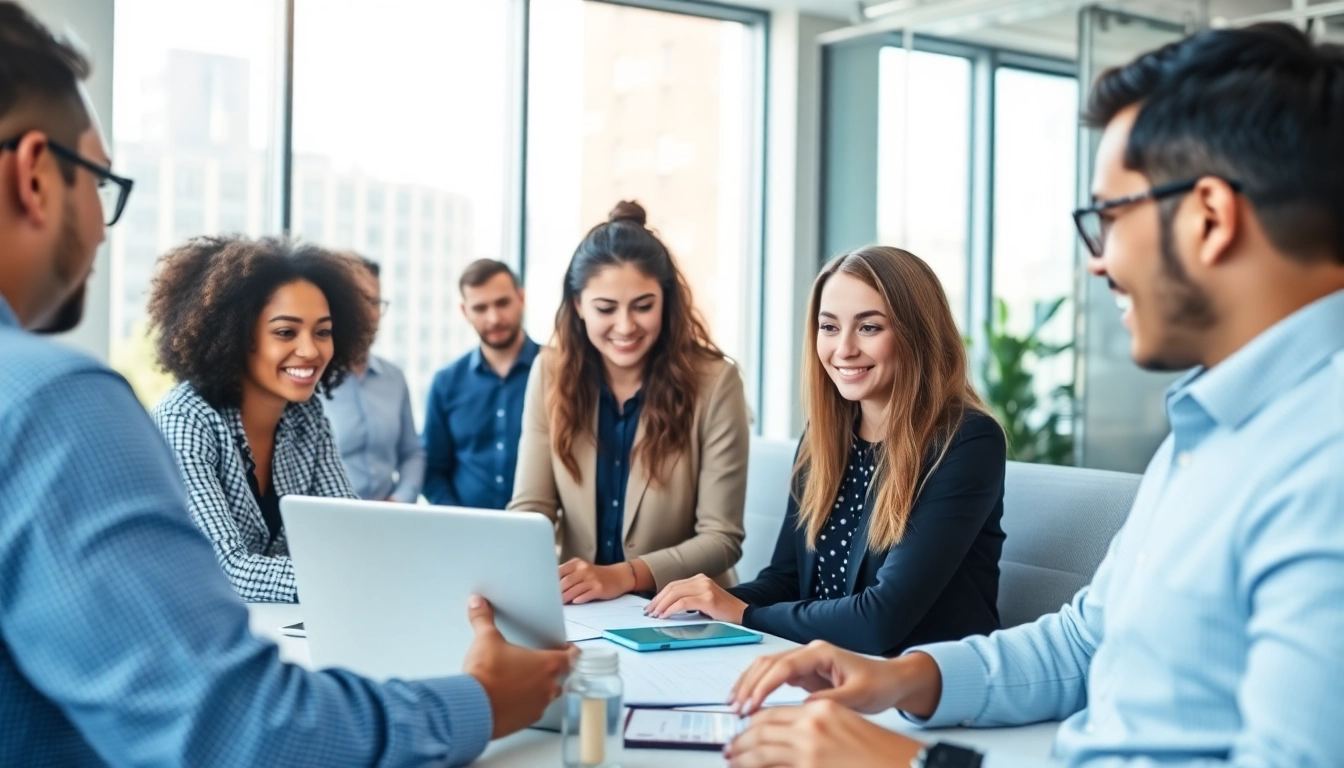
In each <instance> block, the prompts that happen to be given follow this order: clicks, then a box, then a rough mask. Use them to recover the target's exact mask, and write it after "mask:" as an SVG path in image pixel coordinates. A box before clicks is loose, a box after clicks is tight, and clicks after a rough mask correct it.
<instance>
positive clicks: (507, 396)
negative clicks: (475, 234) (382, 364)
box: [423, 259, 538, 509]
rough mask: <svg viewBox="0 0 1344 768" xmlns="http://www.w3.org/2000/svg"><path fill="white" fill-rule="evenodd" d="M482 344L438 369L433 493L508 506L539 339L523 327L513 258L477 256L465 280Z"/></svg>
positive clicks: (432, 398) (428, 479)
mask: <svg viewBox="0 0 1344 768" xmlns="http://www.w3.org/2000/svg"><path fill="white" fill-rule="evenodd" d="M458 288H459V290H461V292H462V315H463V316H464V317H466V318H467V321H468V322H470V323H471V325H472V327H473V328H475V329H476V334H477V335H478V336H480V337H481V345H480V346H479V347H477V348H476V349H473V350H472V351H471V352H469V353H467V354H466V355H463V356H462V357H461V358H459V359H458V360H457V361H456V362H454V363H453V364H452V365H450V366H448V367H447V368H444V369H443V370H441V371H439V372H438V374H437V375H435V376H434V384H433V386H432V387H431V388H430V391H429V404H428V406H427V407H426V408H425V431H424V436H423V437H424V443H425V464H426V466H425V486H424V494H425V498H426V499H429V501H430V503H431V504H446V505H450V506H459V507H479V508H481V509H504V507H505V506H506V505H507V504H508V503H509V499H510V498H512V497H513V471H514V469H515V468H516V467H517V466H518V441H519V440H520V439H521V438H522V433H523V395H524V394H525V393H526V391H527V376H528V374H529V373H530V372H531V371H532V361H533V360H536V358H537V350H538V347H537V343H536V342H534V341H532V339H530V338H528V337H527V334H526V333H524V332H523V289H522V288H520V287H519V286H518V280H517V279H516V278H515V277H514V275H513V271H512V270H510V269H509V267H508V265H507V264H504V263H503V262H499V261H494V260H492V259H481V260H479V261H475V262H473V263H472V264H471V265H469V266H468V267H467V268H466V270H465V271H463V273H462V279H461V280H460V281H459V282H458Z"/></svg>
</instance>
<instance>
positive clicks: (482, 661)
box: [462, 595, 578, 739]
mask: <svg viewBox="0 0 1344 768" xmlns="http://www.w3.org/2000/svg"><path fill="white" fill-rule="evenodd" d="M467 618H468V619H470V620H471V628H472V629H473V630H475V632H476V639H475V640H474V641H473V642H472V644H471V648H470V649H468V650H467V658H466V660H465V661H464V662H463V663H462V671H463V672H465V673H466V674H468V675H471V676H472V677H474V678H476V681H477V682H478V683H480V684H481V687H482V688H484V689H485V695H486V697H487V698H488V699H490V712H491V715H492V716H493V722H494V726H495V727H494V732H493V733H491V734H490V738H492V739H498V738H499V737H501V736H507V735H509V734H510V733H513V732H514V731H518V730H521V729H523V728H526V727H527V726H529V725H531V724H533V723H535V722H536V721H538V720H540V719H541V714H542V713H543V712H545V711H546V705H547V704H550V703H551V701H552V700H554V699H555V697H557V696H559V695H560V682H561V678H562V677H563V676H564V675H565V674H567V673H568V672H569V668H570V666H572V665H573V663H574V658H575V657H576V656H577V655H578V649H577V648H575V647H573V646H570V648H569V650H567V651H534V650H531V649H529V648H521V647H519V646H516V645H511V644H510V643H508V642H507V641H506V640H505V639H504V636H503V635H501V634H500V633H499V630H498V629H497V628H496V627H495V611H494V609H493V608H491V607H490V604H489V603H487V602H486V601H485V600H484V599H483V598H481V597H477V596H475V595H473V596H472V597H471V599H470V600H468V601H467Z"/></svg>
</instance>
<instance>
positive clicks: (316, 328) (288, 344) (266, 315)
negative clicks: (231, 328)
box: [243, 280, 334, 403]
mask: <svg viewBox="0 0 1344 768" xmlns="http://www.w3.org/2000/svg"><path fill="white" fill-rule="evenodd" d="M333 349H334V347H333V344H332V336H331V309H330V307H329V306H328V305H327V297H326V295H324V294H323V293H322V290H321V289H320V288H318V287H317V286H316V285H313V284H312V283H310V282H308V281H307V280H295V281H294V282H292V283H286V284H285V285H282V286H280V287H279V288H277V289H276V291H275V293H273V294H271V299H270V301H268V302H267V303H266V306H265V307H264V308H263V309H262V310H261V315H260V316H259V317H258V318H257V325H256V329H255V331H254V332H253V340H252V352H251V354H249V355H248V358H247V372H246V373H245V374H244V376H243V396H244V399H245V400H246V399H248V397H249V396H257V395H260V396H263V397H267V398H278V399H281V400H285V401H287V402H291V403H300V402H303V401H305V400H307V399H308V398H310V397H312V396H313V392H314V391H315V390H316V388H317V383H318V381H320V380H321V379H322V373H323V371H325V370H326V368H327V363H329V362H331V356H332V352H333Z"/></svg>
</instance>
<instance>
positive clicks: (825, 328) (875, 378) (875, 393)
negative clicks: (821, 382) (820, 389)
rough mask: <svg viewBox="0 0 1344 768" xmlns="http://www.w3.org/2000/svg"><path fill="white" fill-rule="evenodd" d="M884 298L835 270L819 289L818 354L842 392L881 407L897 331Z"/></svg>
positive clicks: (891, 380)
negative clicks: (888, 313) (888, 314)
mask: <svg viewBox="0 0 1344 768" xmlns="http://www.w3.org/2000/svg"><path fill="white" fill-rule="evenodd" d="M888 311H889V310H888V309H887V305H886V302H885V301H884V300H883V299H882V295H881V294H879V293H878V292H877V291H876V290H874V289H873V288H872V287H870V286H869V285H867V284H866V283H864V282H863V281H861V280H859V279H858V278H856V277H853V276H851V275H848V274H845V273H844V272H837V273H836V274H834V275H832V276H831V278H830V279H829V280H827V281H826V284H825V285H824V286H822V289H821V301H820V303H819V311H818V315H817V318H816V323H817V359H818V360H820V361H821V365H822V367H823V368H825V369H826V373H827V374H828V375H830V377H831V381H832V382H833V383H834V384H835V388H836V389H837V390H838V391H839V392H840V396H841V397H843V398H844V399H846V400H849V401H851V402H858V403H861V404H862V403H866V404H867V405H869V406H870V407H871V406H876V407H877V408H878V409H881V408H883V407H885V406H886V404H887V402H888V400H889V399H890V398H891V391H892V387H893V386H894V385H895V382H896V332H895V329H894V328H893V324H892V321H891V318H889V317H888V316H887V312H888Z"/></svg>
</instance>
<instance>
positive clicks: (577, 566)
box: [560, 557, 635, 605]
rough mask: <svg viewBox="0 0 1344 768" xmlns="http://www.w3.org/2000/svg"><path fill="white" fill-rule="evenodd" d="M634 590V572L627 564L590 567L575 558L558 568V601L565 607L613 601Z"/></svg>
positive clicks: (586, 562) (588, 563)
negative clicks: (597, 601) (598, 601)
mask: <svg viewBox="0 0 1344 768" xmlns="http://www.w3.org/2000/svg"><path fill="white" fill-rule="evenodd" d="M634 589H635V572H634V570H633V567H632V566H631V565H630V564H629V563H616V564H615V565H593V564H592V563H590V562H588V561H587V560H580V559H579V558H577V557H576V558H574V559H573V560H570V561H569V562H567V563H565V564H564V565H562V566H560V600H561V601H562V602H564V604H565V605H569V604H570V603H573V604H575V605H582V604H584V603H591V602H592V601H594V600H614V599H616V598H618V597H620V596H621V595H624V594H628V593H630V592H633V591H634Z"/></svg>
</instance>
